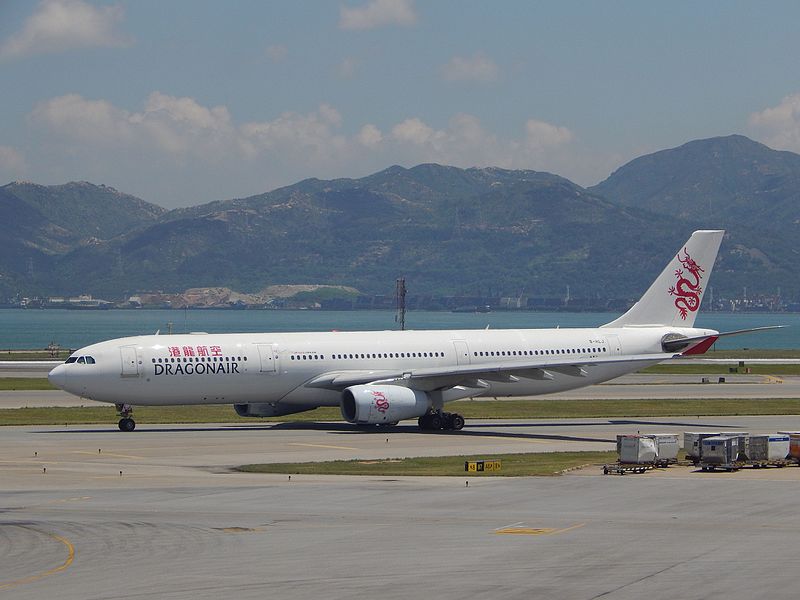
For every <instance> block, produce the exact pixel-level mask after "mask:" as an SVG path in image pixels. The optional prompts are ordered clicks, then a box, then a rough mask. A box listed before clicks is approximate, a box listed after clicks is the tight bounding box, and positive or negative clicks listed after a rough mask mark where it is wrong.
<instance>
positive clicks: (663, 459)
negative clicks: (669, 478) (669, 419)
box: [648, 433, 680, 466]
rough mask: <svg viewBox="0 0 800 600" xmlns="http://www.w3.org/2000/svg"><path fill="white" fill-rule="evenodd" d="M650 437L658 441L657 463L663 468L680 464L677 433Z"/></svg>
mask: <svg viewBox="0 0 800 600" xmlns="http://www.w3.org/2000/svg"><path fill="white" fill-rule="evenodd" d="M648 436H650V437H652V438H653V439H654V440H655V441H656V463H657V464H659V465H662V466H667V465H668V464H672V463H676V462H678V450H679V449H680V444H679V442H678V434H677V433H650V434H648Z"/></svg>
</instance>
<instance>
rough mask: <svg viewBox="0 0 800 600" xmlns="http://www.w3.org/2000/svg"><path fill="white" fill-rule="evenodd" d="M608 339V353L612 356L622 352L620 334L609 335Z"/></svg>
mask: <svg viewBox="0 0 800 600" xmlns="http://www.w3.org/2000/svg"><path fill="white" fill-rule="evenodd" d="M606 340H607V341H608V353H609V354H610V355H611V356H619V355H620V354H622V344H620V341H619V336H618V335H607V336H606Z"/></svg>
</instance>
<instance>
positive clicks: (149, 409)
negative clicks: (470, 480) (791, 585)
mask: <svg viewBox="0 0 800 600" xmlns="http://www.w3.org/2000/svg"><path fill="white" fill-rule="evenodd" d="M448 407H449V410H452V411H456V412H459V413H461V414H462V415H464V417H466V418H467V419H587V418H618V417H687V416H691V417H698V416H725V415H730V416H738V415H798V414H800V398H777V399H776V398H768V399H761V398H758V399H745V398H736V399H727V400H726V399H709V400H696V399H678V400H649V399H648V400H552V399H545V400H498V401H493V400H488V401H476V400H462V401H458V402H454V403H451V404H449V405H448ZM133 416H134V418H135V419H136V421H137V422H138V423H142V424H145V423H147V424H167V423H249V424H251V425H254V424H258V423H259V422H289V421H295V422H320V421H323V422H324V421H341V420H342V416H341V413H340V411H339V408H338V407H324V408H317V409H315V410H312V411H308V412H305V413H300V414H297V415H289V416H285V417H274V418H267V419H263V420H261V421H259V420H258V419H253V418H245V417H239V416H238V415H237V414H236V413H235V412H234V410H233V407H232V406H230V405H224V404H214V405H206V406H141V407H136V408H135V410H134V415H133ZM117 420H118V417H117V416H116V411H115V410H114V407H112V406H107V407H106V406H90V407H69V408H58V407H53V408H7V409H1V410H0V426H2V425H65V424H89V423H107V424H109V425H112V424H115V423H116V422H117ZM405 423H407V424H410V423H413V421H406V422H405Z"/></svg>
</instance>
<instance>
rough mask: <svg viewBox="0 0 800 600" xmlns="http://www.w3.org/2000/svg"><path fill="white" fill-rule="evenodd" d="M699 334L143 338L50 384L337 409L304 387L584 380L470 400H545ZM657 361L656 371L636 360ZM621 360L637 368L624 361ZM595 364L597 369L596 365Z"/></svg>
mask: <svg viewBox="0 0 800 600" xmlns="http://www.w3.org/2000/svg"><path fill="white" fill-rule="evenodd" d="M715 333H716V332H715V331H713V330H709V329H696V328H678V327H663V328H643V329H637V328H619V329H617V328H612V329H608V328H592V329H590V328H586V329H507V330H461V331H454V330H445V331H381V332H375V331H370V332H320V333H271V334H266V333H263V334H260V333H242V334H230V333H228V334H205V333H203V334H186V335H148V336H137V337H128V338H120V339H115V340H110V341H106V342H100V343H98V344H93V345H90V346H86V347H85V348H82V349H81V350H80V351H79V352H76V353H75V356H77V355H78V354H80V356H85V357H91V358H93V359H94V363H93V364H88V363H87V362H86V361H83V362H81V363H78V362H72V363H68V364H64V365H59V367H57V368H56V369H57V372H56V370H54V373H53V374H52V375H51V380H52V381H53V382H54V383H56V385H58V386H59V387H62V388H63V389H65V390H66V391H69V392H71V393H73V394H75V395H78V396H81V397H83V398H87V399H91V400H97V401H100V402H110V403H114V404H122V403H124V404H136V405H172V404H221V403H225V404H247V403H262V402H273V403H274V402H279V403H281V404H287V405H289V404H295V405H304V406H309V407H312V406H337V405H339V402H340V399H341V392H340V391H338V390H335V389H324V388H322V387H308V386H307V385H306V384H307V383H308V382H311V381H313V380H314V378H315V377H318V376H320V375H322V374H325V373H331V372H348V371H351V370H357V371H358V372H364V371H367V372H371V373H374V374H375V377H376V378H378V379H381V378H382V377H383V374H384V372H385V373H387V374H388V373H391V372H395V373H398V374H402V373H405V372H410V371H413V370H415V369H425V368H438V369H443V368H444V369H446V368H449V367H456V366H462V365H486V364H490V363H497V364H498V365H503V366H511V365H514V363H518V364H522V363H528V362H531V361H532V360H534V359H536V360H550V361H552V362H554V363H555V362H562V363H563V362H565V361H571V362H575V363H580V364H584V365H586V366H585V368H584V371H585V372H584V373H581V374H573V373H562V372H560V371H559V370H558V369H557V368H554V369H553V370H547V369H546V368H545V369H546V370H547V373H548V376H547V378H543V379H529V378H520V379H519V380H518V381H488V382H487V385H488V387H486V388H484V389H482V390H481V391H479V392H477V393H474V394H469V395H470V396H529V395H538V394H551V393H554V392H560V391H564V390H569V389H574V388H579V387H583V386H587V385H591V384H594V383H600V382H603V381H608V380H610V379H613V378H615V377H619V376H620V375H624V374H626V373H630V372H633V371H636V370H638V369H640V368H643V367H644V366H647V365H648V364H656V363H658V362H660V361H662V360H664V358H665V355H664V351H663V350H662V348H661V340H662V339H663V338H664V336H665V335H668V334H680V335H682V336H686V337H694V336H703V335H714V334H715ZM644 354H653V355H654V356H653V361H652V363H648V362H646V361H644V362H643V361H642V355H644ZM627 355H632V356H636V357H637V359H638V360H635V361H631V362H627V361H625V357H626V356H627ZM595 361H597V362H595Z"/></svg>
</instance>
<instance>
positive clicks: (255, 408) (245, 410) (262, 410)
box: [233, 402, 316, 417]
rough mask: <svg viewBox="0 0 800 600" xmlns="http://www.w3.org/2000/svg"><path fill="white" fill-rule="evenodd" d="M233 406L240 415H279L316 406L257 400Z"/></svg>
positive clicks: (290, 413) (291, 413)
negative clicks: (252, 402) (256, 401)
mask: <svg viewBox="0 0 800 600" xmlns="http://www.w3.org/2000/svg"><path fill="white" fill-rule="evenodd" d="M233 408H234V410H235V411H236V414H237V415H239V416H240V417H280V416H283V415H293V414H294V413H299V412H304V411H307V410H312V409H314V408H316V406H304V405H301V404H277V403H272V402H258V403H254V404H234V405H233Z"/></svg>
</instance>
